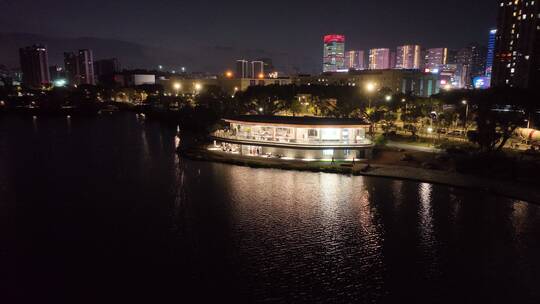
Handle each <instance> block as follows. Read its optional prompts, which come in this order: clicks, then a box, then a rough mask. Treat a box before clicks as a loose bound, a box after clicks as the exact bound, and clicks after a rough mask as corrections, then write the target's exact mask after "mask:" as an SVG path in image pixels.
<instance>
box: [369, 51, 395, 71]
mask: <svg viewBox="0 0 540 304" xmlns="http://www.w3.org/2000/svg"><path fill="white" fill-rule="evenodd" d="M389 68H390V49H384V48H383V49H371V50H369V69H370V70H385V69H389Z"/></svg>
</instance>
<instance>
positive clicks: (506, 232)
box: [0, 114, 540, 303]
mask: <svg viewBox="0 0 540 304" xmlns="http://www.w3.org/2000/svg"><path fill="white" fill-rule="evenodd" d="M174 134H175V130H170V129H167V128H164V127H162V126H160V125H159V124H158V123H155V122H148V121H146V122H145V121H142V120H139V119H138V118H137V117H136V116H135V115H132V114H114V115H104V116H99V117H95V118H70V119H68V118H43V117H37V118H36V119H33V118H20V117H11V116H4V117H0V214H1V226H0V229H1V232H0V235H1V236H2V238H1V241H2V243H3V244H4V245H3V246H1V247H2V249H1V251H0V253H1V256H0V257H1V258H2V265H4V267H3V269H5V270H7V271H3V275H2V279H5V282H4V284H2V286H3V288H6V291H7V292H5V293H2V294H3V295H0V297H5V298H7V297H9V298H10V300H11V301H10V303H11V302H13V303H27V302H30V301H32V302H33V303H38V302H39V303H60V302H70V303H102V302H109V301H116V302H117V303H127V302H133V301H135V300H142V301H145V302H147V303H173V302H175V303H193V302H196V303H201V302H210V301H212V302H214V303H215V302H226V301H230V300H232V301H234V302H237V303H240V302H257V303H261V302H262V303H266V302H267V303H299V302H301V303H321V302H327V303H352V302H355V303H396V302H400V303H539V302H540V288H539V286H540V208H539V206H537V205H532V204H528V203H526V202H521V201H515V200H510V199H506V198H501V197H495V196H492V195H489V194H486V193H482V192H471V191H465V190H460V189H453V188H448V187H443V186H435V185H431V184H423V183H416V182H407V181H398V180H391V179H383V178H366V177H350V176H344V175H335V174H319V173H306V172H296V171H280V170H269V169H251V168H245V167H238V166H231V165H224V164H215V163H206V162H194V161H190V160H186V159H181V158H179V157H178V156H177V155H176V154H175V153H174V149H175V140H174ZM12 297H13V298H12ZM0 299H1V298H0ZM4 303H8V302H7V301H4Z"/></svg>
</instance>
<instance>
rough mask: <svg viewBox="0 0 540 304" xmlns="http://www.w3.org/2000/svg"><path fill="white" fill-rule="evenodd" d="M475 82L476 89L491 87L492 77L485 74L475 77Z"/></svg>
mask: <svg viewBox="0 0 540 304" xmlns="http://www.w3.org/2000/svg"><path fill="white" fill-rule="evenodd" d="M473 84H474V88H475V89H489V88H490V87H491V79H490V78H489V77H485V76H480V77H475V78H474V79H473Z"/></svg>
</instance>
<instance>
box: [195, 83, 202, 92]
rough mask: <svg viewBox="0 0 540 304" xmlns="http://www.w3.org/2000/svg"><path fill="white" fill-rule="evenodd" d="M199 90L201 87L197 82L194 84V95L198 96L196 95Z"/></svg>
mask: <svg viewBox="0 0 540 304" xmlns="http://www.w3.org/2000/svg"><path fill="white" fill-rule="evenodd" d="M201 89H202V85H201V84H200V83H198V82H197V83H196V84H195V93H197V94H198V93H199V92H200V91H201Z"/></svg>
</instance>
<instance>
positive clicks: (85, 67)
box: [77, 50, 96, 85]
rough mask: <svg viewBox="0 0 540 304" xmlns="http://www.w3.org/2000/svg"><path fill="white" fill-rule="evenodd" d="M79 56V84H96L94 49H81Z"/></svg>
mask: <svg viewBox="0 0 540 304" xmlns="http://www.w3.org/2000/svg"><path fill="white" fill-rule="evenodd" d="M77 57H78V62H79V84H91V85H94V84H96V79H95V75H94V54H93V53H92V50H79V54H78V56H77Z"/></svg>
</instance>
